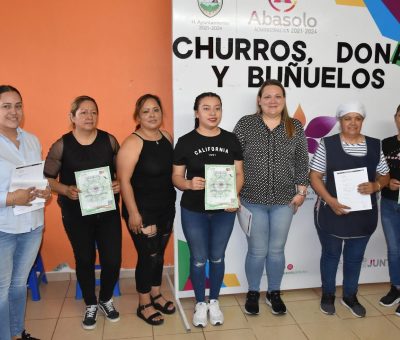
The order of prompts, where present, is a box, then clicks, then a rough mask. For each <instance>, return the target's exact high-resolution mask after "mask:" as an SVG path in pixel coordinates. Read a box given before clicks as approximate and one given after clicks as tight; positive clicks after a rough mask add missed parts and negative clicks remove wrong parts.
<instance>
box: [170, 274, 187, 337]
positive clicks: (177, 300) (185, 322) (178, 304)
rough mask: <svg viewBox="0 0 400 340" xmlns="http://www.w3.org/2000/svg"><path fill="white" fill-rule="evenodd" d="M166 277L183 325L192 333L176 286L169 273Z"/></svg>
mask: <svg viewBox="0 0 400 340" xmlns="http://www.w3.org/2000/svg"><path fill="white" fill-rule="evenodd" d="M174 271H175V268H174ZM165 276H166V277H167V282H168V285H169V288H170V289H171V291H172V292H173V293H174V299H175V305H176V307H177V308H178V311H179V314H180V316H181V318H182V321H183V324H184V326H185V329H186V331H187V332H190V331H191V330H192V329H191V328H190V324H189V322H188V320H187V317H186V313H185V311H184V310H183V307H182V304H181V301H180V299H179V296H178V295H177V294H176V290H175V286H174V284H173V283H172V281H171V278H170V277H169V273H166V274H165Z"/></svg>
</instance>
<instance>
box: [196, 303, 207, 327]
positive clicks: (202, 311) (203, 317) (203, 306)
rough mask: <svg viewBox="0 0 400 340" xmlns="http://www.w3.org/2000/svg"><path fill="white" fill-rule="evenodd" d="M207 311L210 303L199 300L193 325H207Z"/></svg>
mask: <svg viewBox="0 0 400 340" xmlns="http://www.w3.org/2000/svg"><path fill="white" fill-rule="evenodd" d="M207 311H208V305H207V303H205V302H197V303H196V306H195V307H194V314H193V325H195V326H196V327H199V326H201V327H206V326H207Z"/></svg>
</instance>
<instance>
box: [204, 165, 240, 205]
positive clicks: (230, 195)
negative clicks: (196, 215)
mask: <svg viewBox="0 0 400 340" xmlns="http://www.w3.org/2000/svg"><path fill="white" fill-rule="evenodd" d="M205 180H206V185H205V202H204V203H205V209H206V210H217V209H227V208H237V207H238V206H239V204H238V198H237V192H236V171H235V165H220V164H218V165H211V164H206V165H205Z"/></svg>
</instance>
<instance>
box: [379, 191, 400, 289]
mask: <svg viewBox="0 0 400 340" xmlns="http://www.w3.org/2000/svg"><path fill="white" fill-rule="evenodd" d="M381 218H382V227H383V232H384V233H385V238H386V244H387V250H388V261H389V276H390V282H391V283H392V284H393V285H395V286H400V204H398V203H397V202H396V201H393V200H389V199H386V198H384V197H382V198H381Z"/></svg>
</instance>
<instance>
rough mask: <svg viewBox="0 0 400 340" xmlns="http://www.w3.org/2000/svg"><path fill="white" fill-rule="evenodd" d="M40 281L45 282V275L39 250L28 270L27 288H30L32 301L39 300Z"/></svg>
mask: <svg viewBox="0 0 400 340" xmlns="http://www.w3.org/2000/svg"><path fill="white" fill-rule="evenodd" d="M41 282H44V283H47V277H46V272H45V270H44V266H43V261H42V256H41V255H40V251H39V253H38V255H37V257H36V260H35V262H34V264H33V266H32V269H31V271H30V272H29V276H28V282H27V285H28V288H29V289H30V290H31V298H32V301H39V300H40V291H39V285H40V283H41Z"/></svg>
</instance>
